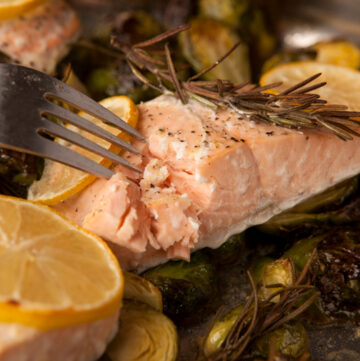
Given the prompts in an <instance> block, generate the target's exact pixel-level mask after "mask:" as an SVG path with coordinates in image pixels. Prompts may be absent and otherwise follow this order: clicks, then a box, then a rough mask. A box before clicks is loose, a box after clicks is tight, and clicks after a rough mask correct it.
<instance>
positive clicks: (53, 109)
mask: <svg viewBox="0 0 360 361" xmlns="http://www.w3.org/2000/svg"><path fill="white" fill-rule="evenodd" d="M40 111H41V113H42V114H48V115H52V116H55V117H57V118H60V119H61V120H63V121H65V122H69V123H71V124H73V125H75V126H77V127H79V128H81V129H84V130H86V131H88V132H89V133H92V134H95V135H97V136H99V137H100V138H103V139H105V140H107V141H109V142H110V143H113V144H115V145H118V146H120V147H122V148H124V149H126V150H128V151H130V152H132V153H135V154H140V152H139V151H138V150H137V149H136V148H135V147H133V146H132V145H131V144H129V143H127V142H125V141H123V140H122V139H120V138H118V137H116V136H115V135H113V134H111V133H110V132H108V131H106V130H104V129H102V128H100V127H98V126H97V125H95V124H94V123H92V122H90V121H89V120H87V119H85V118H82V117H80V116H79V115H77V114H75V113H73V112H72V111H70V110H68V109H65V108H63V107H61V106H59V105H57V104H54V103H51V102H49V104H48V106H46V107H45V108H43V109H41V110H40Z"/></svg>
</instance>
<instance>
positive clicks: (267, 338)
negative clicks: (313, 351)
mask: <svg viewBox="0 0 360 361" xmlns="http://www.w3.org/2000/svg"><path fill="white" fill-rule="evenodd" d="M270 350H273V351H276V352H278V353H280V354H282V355H285V356H290V357H293V358H296V359H297V358H298V357H300V356H302V355H303V354H304V353H305V352H307V351H308V350H309V338H308V335H307V333H306V330H305V328H304V326H303V325H302V324H301V323H300V322H296V321H295V322H289V323H286V324H284V325H283V326H281V327H280V328H277V329H275V330H274V331H271V332H268V333H266V334H265V335H263V336H261V337H260V338H259V339H257V340H256V341H255V344H254V345H253V353H254V355H256V356H261V357H265V358H268V357H269V353H270Z"/></svg>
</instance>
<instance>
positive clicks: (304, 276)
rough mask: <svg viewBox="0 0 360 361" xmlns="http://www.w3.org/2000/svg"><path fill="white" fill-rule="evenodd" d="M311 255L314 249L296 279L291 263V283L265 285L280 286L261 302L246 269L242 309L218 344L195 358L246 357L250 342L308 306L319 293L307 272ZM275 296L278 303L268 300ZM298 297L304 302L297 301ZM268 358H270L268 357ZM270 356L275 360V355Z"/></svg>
mask: <svg viewBox="0 0 360 361" xmlns="http://www.w3.org/2000/svg"><path fill="white" fill-rule="evenodd" d="M315 254H316V250H314V251H313V253H312V255H311V256H310V257H309V259H308V261H307V263H306V265H305V266H304V268H303V270H302V272H301V273H300V275H299V276H298V278H297V279H296V276H295V266H294V265H293V264H292V273H293V285H292V286H289V287H284V286H283V285H278V284H276V285H271V286H268V287H269V288H279V287H281V289H280V290H279V291H277V292H274V293H273V294H272V295H271V296H270V297H269V298H268V299H267V300H265V301H263V302H260V301H259V300H258V297H257V288H256V286H255V284H254V281H253V279H252V277H251V274H250V273H249V272H248V277H249V280H250V283H251V287H252V293H251V295H250V296H249V297H248V299H247V302H246V304H245V305H244V308H243V310H242V312H241V313H240V314H239V316H238V318H237V320H236V321H235V323H234V325H233V326H232V328H231V330H230V332H229V334H228V335H227V336H226V338H225V340H224V342H223V343H222V345H221V347H220V348H219V349H218V350H217V351H215V352H214V353H213V354H212V355H210V356H205V355H201V356H200V358H199V360H203V361H204V360H206V361H237V360H246V359H250V358H251V355H250V354H249V352H248V350H249V346H251V343H252V342H253V341H255V340H256V339H257V338H259V337H260V336H262V335H264V334H266V333H268V332H270V331H272V330H274V329H276V328H278V327H280V326H281V325H283V324H285V323H287V322H289V321H290V320H292V319H294V318H296V317H298V316H299V315H300V314H301V313H303V312H304V311H305V310H306V309H307V308H308V307H309V306H311V304H312V303H313V302H314V301H315V300H316V298H317V297H318V296H319V292H318V291H316V290H315V287H314V286H313V284H314V281H315V272H312V271H311V265H312V261H313V259H314V257H315ZM276 297H279V300H278V302H276V303H274V302H272V300H273V299H274V298H276ZM300 300H305V301H303V302H300ZM205 339H206V337H205ZM270 354H271V352H270ZM304 357H305V356H304ZM269 359H270V360H272V358H271V357H270V358H269ZM273 359H274V360H275V358H273ZM305 360H307V358H305Z"/></svg>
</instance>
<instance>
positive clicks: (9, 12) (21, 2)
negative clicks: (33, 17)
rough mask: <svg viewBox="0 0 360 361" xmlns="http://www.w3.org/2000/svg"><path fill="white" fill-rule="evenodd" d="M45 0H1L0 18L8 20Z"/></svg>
mask: <svg viewBox="0 0 360 361" xmlns="http://www.w3.org/2000/svg"><path fill="white" fill-rule="evenodd" d="M46 1H47V0H1V1H0V20H8V19H11V18H15V17H17V16H20V15H22V14H24V13H25V12H27V11H29V10H31V9H33V8H35V7H36V6H39V5H41V4H43V3H45V2H46Z"/></svg>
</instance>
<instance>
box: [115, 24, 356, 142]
mask: <svg viewBox="0 0 360 361" xmlns="http://www.w3.org/2000/svg"><path fill="white" fill-rule="evenodd" d="M189 28H190V26H189V25H183V26H180V27H178V28H176V29H173V30H169V31H167V32H165V33H163V34H160V35H158V36H156V37H154V38H152V39H150V40H147V41H144V42H141V43H138V44H135V45H132V46H130V45H129V44H124V43H121V42H120V41H119V40H118V39H117V38H116V36H114V37H113V38H112V45H113V46H114V47H116V48H118V49H120V50H121V51H122V52H123V53H124V55H125V57H126V59H127V61H128V64H129V66H130V68H131V70H132V72H133V73H134V75H135V76H136V77H138V78H139V79H140V80H141V81H142V82H143V83H145V84H147V85H148V86H149V87H151V88H154V89H156V90H158V91H159V92H161V93H169V92H171V93H175V94H176V95H177V96H178V98H179V99H181V101H182V102H183V103H184V104H186V103H187V102H188V101H189V99H195V100H197V101H198V102H201V103H203V104H205V105H207V106H209V107H212V108H219V109H223V108H230V109H233V110H234V111H235V112H237V113H239V114H241V115H244V116H248V117H250V119H252V120H256V121H261V122H266V123H270V124H274V125H277V126H280V127H285V128H290V129H325V130H326V131H328V132H330V133H333V134H335V135H336V136H338V137H339V138H341V139H342V140H351V139H353V137H354V136H357V137H358V136H360V134H359V133H358V131H357V130H358V129H359V128H360V121H359V120H357V119H354V117H360V112H356V111H348V110H346V109H347V107H346V106H344V105H329V104H327V102H326V100H324V99H321V98H320V96H319V95H318V94H314V93H311V91H313V90H316V89H318V88H321V87H323V86H325V85H326V82H319V83H316V84H313V85H309V84H310V83H311V82H312V81H314V80H315V79H317V78H318V77H319V76H320V75H321V73H318V74H314V75H313V76H311V77H309V78H307V79H304V80H303V81H301V82H299V83H298V84H296V85H294V86H292V87H290V88H288V89H286V90H284V91H282V92H279V93H274V92H269V90H270V89H275V88H276V87H278V86H280V85H281V83H272V84H269V85H266V86H258V85H255V84H250V83H249V82H244V83H241V84H234V83H232V82H231V81H229V80H221V79H218V80H214V81H204V80H199V78H200V77H201V76H202V75H204V74H205V73H207V72H209V71H210V70H212V69H213V68H214V67H216V66H217V65H218V64H220V63H221V62H222V61H224V60H225V59H226V58H227V57H228V56H229V55H230V54H231V53H232V52H233V51H234V50H235V49H236V47H237V46H238V45H239V43H237V44H235V45H234V46H233V47H232V48H231V49H229V50H228V51H227V52H226V54H224V55H223V56H222V57H221V58H220V59H218V60H217V61H216V62H215V63H214V64H212V65H211V66H209V67H208V68H206V69H204V70H203V71H201V72H200V73H198V74H196V75H194V76H192V77H190V78H188V79H186V80H181V79H180V78H179V76H178V73H177V71H176V68H175V65H174V62H173V60H172V56H171V52H170V50H169V46H168V44H167V43H166V44H165V46H164V50H163V51H161V52H159V51H158V49H155V50H154V49H153V46H154V45H158V44H159V43H161V42H163V41H166V40H168V39H169V38H171V37H173V36H175V35H177V34H179V33H180V32H182V31H186V30H188V29H189ZM145 49H147V50H145ZM149 74H152V78H155V79H156V80H153V81H150V80H149V77H148V75H149Z"/></svg>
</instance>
